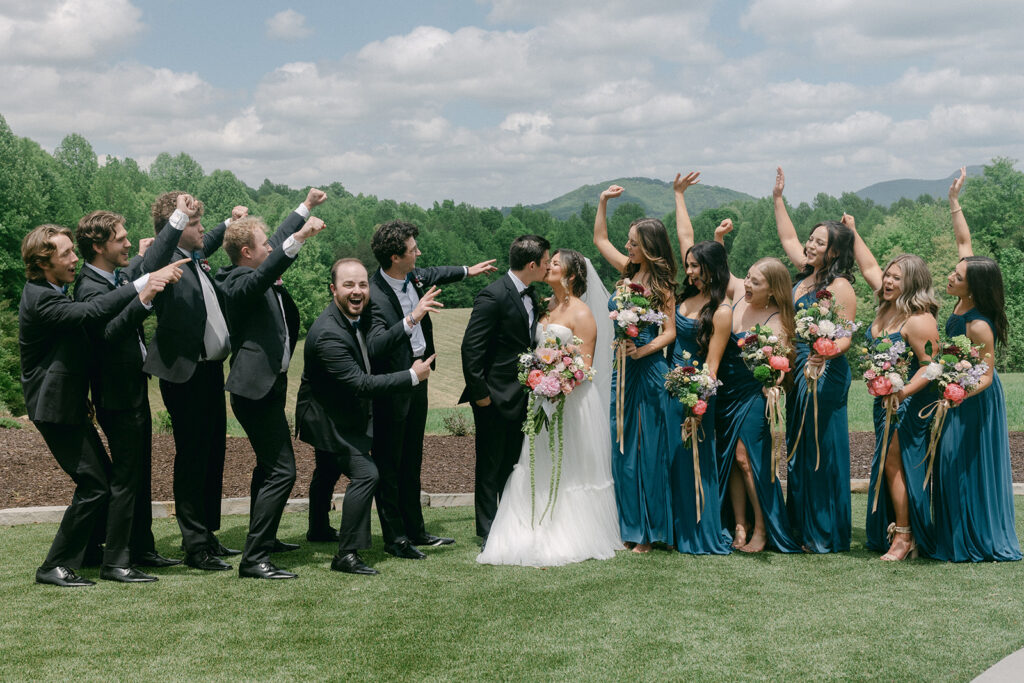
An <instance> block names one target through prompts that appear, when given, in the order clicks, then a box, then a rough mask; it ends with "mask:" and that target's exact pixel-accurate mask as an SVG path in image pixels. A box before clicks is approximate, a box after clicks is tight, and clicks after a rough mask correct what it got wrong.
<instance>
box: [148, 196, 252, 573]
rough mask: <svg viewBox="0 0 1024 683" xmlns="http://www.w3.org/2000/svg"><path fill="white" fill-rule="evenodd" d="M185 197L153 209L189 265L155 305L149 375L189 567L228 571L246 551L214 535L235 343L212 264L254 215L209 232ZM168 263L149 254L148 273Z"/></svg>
mask: <svg viewBox="0 0 1024 683" xmlns="http://www.w3.org/2000/svg"><path fill="white" fill-rule="evenodd" d="M180 194H182V193H180V192H168V193H166V194H163V195H160V196H159V197H157V198H156V201H155V202H154V203H153V210H152V215H153V227H154V229H155V230H156V232H157V235H159V234H160V232H161V231H163V230H174V231H175V232H176V233H177V235H178V242H177V246H176V247H175V248H174V252H175V253H176V254H177V255H178V256H179V257H181V256H184V257H188V258H190V261H189V262H188V263H187V264H186V265H185V266H184V267H183V268H182V277H181V280H180V281H179V282H178V283H176V284H175V285H173V286H171V287H168V288H167V291H165V292H164V294H163V296H161V297H160V298H159V299H158V300H157V302H156V317H157V328H156V333H155V334H154V335H153V338H152V339H151V340H150V342H149V347H148V349H147V354H146V362H145V364H144V365H143V370H145V371H146V372H147V373H149V374H151V375H155V376H156V377H159V378H160V395H161V396H162V397H163V400H164V405H165V406H166V407H167V412H168V413H169V414H170V416H171V424H172V428H173V429H174V448H175V454H174V508H175V515H176V516H177V519H178V527H179V528H180V529H181V538H182V545H183V546H184V549H185V564H187V565H189V566H190V567H195V568H196V569H204V570H228V569H231V565H229V564H228V563H226V562H224V561H223V560H221V559H220V558H219V557H218V556H223V555H237V554H239V553H240V552H241V551H240V550H232V549H230V548H226V547H224V546H223V545H222V544H221V542H220V541H219V540H218V539H217V537H216V536H214V534H213V532H214V531H217V530H218V529H219V528H220V505H221V488H222V482H223V478H224V451H225V446H226V443H225V439H226V436H227V434H226V429H227V416H226V413H227V409H226V407H225V403H224V359H225V358H227V357H228V354H229V353H230V351H231V344H230V339H229V337H228V326H227V321H226V320H225V318H224V313H223V312H222V309H221V305H220V301H219V300H218V298H217V292H216V289H215V288H214V285H213V280H212V279H211V277H210V273H209V270H210V266H209V264H208V263H207V261H206V259H207V258H208V257H209V256H210V255H211V254H213V253H214V252H215V251H216V250H217V249H219V248H220V245H221V242H223V240H224V231H225V230H227V227H228V223H229V222H230V220H237V219H239V218H242V217H244V216H245V214H246V213H247V210H246V209H245V207H235V210H234V211H232V219H229V220H228V221H225V222H223V223H221V224H220V225H218V226H217V227H216V228H214V229H213V230H211V231H210V232H206V231H205V229H204V228H203V224H202V216H203V204H202V202H198V201H197V202H196V204H197V206H198V208H197V210H196V212H195V214H194V215H191V216H190V215H186V214H185V213H183V212H181V211H178V210H176V203H177V197H178V195H180ZM164 258H166V256H165V255H164V254H162V253H160V251H159V250H157V249H153V248H150V249H148V250H147V251H146V253H145V255H144V256H143V269H144V270H147V271H148V270H152V269H153V267H155V266H158V265H159V264H160V262H161V261H162V260H163V259H164Z"/></svg>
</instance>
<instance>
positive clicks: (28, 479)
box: [0, 425, 1024, 509]
mask: <svg viewBox="0 0 1024 683" xmlns="http://www.w3.org/2000/svg"><path fill="white" fill-rule="evenodd" d="M294 445H295V459H296V466H297V469H298V479H297V481H296V482H295V488H294V489H293V490H292V497H295V498H304V497H306V495H307V491H308V490H309V479H310V476H311V475H312V473H313V465H314V459H313V449H312V447H310V446H309V445H307V444H304V443H302V442H299V441H296V442H295V444H294ZM874 447H875V437H874V434H872V433H870V432H851V433H850V476H852V477H853V478H855V479H866V478H867V477H868V474H869V472H870V469H871V456H872V453H873V452H874ZM1010 452H1011V453H1012V454H1013V475H1014V476H1013V480H1014V481H1024V432H1011V433H1010ZM0 454H2V456H0V481H2V482H3V486H2V487H0V509H2V508H11V507H29V506H34V505H67V503H68V502H69V501H70V500H71V494H72V492H73V490H74V484H73V483H72V482H71V480H70V479H69V478H68V476H67V475H66V474H64V472H63V471H62V470H61V469H60V467H58V466H57V462H56V461H55V460H54V459H53V456H51V455H50V452H49V450H47V448H46V444H45V443H44V442H43V439H42V437H40V436H39V433H38V432H36V431H35V430H34V429H33V428H32V427H31V425H29V426H27V427H26V428H23V429H0ZM254 461H255V459H254V456H253V453H252V448H251V447H250V446H249V441H248V439H239V438H229V439H228V448H227V458H226V462H225V466H224V496H225V497H226V498H234V497H242V496H248V495H249V478H250V476H251V475H252V467H253V464H254ZM173 462H174V441H173V439H172V438H171V437H170V436H164V435H157V436H154V437H153V500H172V499H173V498H174V496H173V493H172V489H171V478H172V472H173ZM474 462H475V455H474V448H473V437H472V436H463V437H454V436H428V437H426V442H425V445H424V453H423V475H422V481H423V490H424V491H429V492H431V493H460V492H469V491H472V490H473V467H474ZM346 484H347V480H346V479H345V478H344V477H342V479H341V481H340V482H339V483H338V489H337V490H338V492H342V491H344V490H345V486H346Z"/></svg>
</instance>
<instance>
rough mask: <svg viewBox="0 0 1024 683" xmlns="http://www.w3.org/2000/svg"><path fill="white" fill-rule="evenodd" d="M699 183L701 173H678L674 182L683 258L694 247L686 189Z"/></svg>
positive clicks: (673, 187) (677, 224)
mask: <svg viewBox="0 0 1024 683" xmlns="http://www.w3.org/2000/svg"><path fill="white" fill-rule="evenodd" d="M699 182H700V171H690V172H689V173H687V174H686V175H685V176H684V175H682V174H681V173H676V179H675V180H674V181H673V182H672V190H673V191H674V192H675V195H676V237H677V238H678V239H679V255H680V256H682V257H683V258H686V252H687V251H689V250H690V247H692V246H693V223H691V222H690V213H689V212H688V211H687V210H686V198H685V197H684V196H683V194H684V193H685V192H686V188H688V187H690V185H696V184H697V183H699Z"/></svg>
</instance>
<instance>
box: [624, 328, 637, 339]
mask: <svg viewBox="0 0 1024 683" xmlns="http://www.w3.org/2000/svg"><path fill="white" fill-rule="evenodd" d="M639 334H640V328H639V327H637V326H636V325H629V326H628V327H626V336H627V337H632V338H636V337H637V336H638V335H639Z"/></svg>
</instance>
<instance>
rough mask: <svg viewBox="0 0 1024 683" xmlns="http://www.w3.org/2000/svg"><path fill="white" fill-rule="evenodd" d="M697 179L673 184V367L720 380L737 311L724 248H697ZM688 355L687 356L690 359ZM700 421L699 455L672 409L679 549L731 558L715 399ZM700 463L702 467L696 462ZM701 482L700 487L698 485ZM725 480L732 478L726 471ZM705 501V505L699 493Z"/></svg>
mask: <svg viewBox="0 0 1024 683" xmlns="http://www.w3.org/2000/svg"><path fill="white" fill-rule="evenodd" d="M698 176H699V174H698V173H695V172H694V173H689V174H687V175H686V176H682V175H680V174H677V175H676V179H675V182H674V183H673V184H672V187H673V189H674V190H675V196H676V236H677V237H678V239H679V253H681V254H683V262H684V264H685V267H686V281H685V284H684V287H683V291H682V293H681V294H680V295H679V297H678V298H679V301H680V304H679V307H678V309H676V311H675V319H676V340H675V345H674V347H673V350H672V363H673V364H674V365H683V366H686V365H690V364H691V363H693V362H694V361H696V362H698V363H700V364H702V365H704V364H706V365H707V368H708V371H709V372H710V373H711V375H712V376H713V377H718V365H719V363H720V362H721V360H722V354H723V352H724V351H725V347H726V345H727V344H728V343H729V333H730V330H731V327H732V311H731V308H730V305H729V303H728V297H727V294H726V290H727V289H728V287H729V278H730V274H729V263H728V259H727V258H726V253H725V247H723V246H722V245H721V244H719V243H718V242H697V243H696V244H694V243H693V226H692V225H691V224H690V218H689V214H688V213H687V210H686V200H685V198H684V196H683V195H684V193H685V192H686V188H687V187H689V186H690V185H693V184H694V183H696V182H697V180H698ZM687 354H688V355H687ZM707 404H708V405H707V410H706V412H705V413H704V415H703V416H701V417H700V422H701V426H700V427H699V428H698V430H697V434H696V435H694V436H693V437H692V438H694V439H697V441H698V448H697V454H696V456H694V452H693V448H692V445H691V446H686V445H684V444H683V441H682V438H681V434H680V426H681V425H682V422H683V414H682V406H681V405H680V404H679V403H678V401H673V403H672V413H671V417H670V419H668V420H666V422H668V423H669V424H670V425H671V427H672V428H673V429H674V430H675V431H674V433H673V436H674V438H673V445H674V449H675V455H674V457H673V459H672V519H673V523H674V524H675V544H676V549H677V550H678V551H679V552H681V553H690V554H694V555H707V554H713V555H726V554H728V553H729V552H731V547H730V543H731V542H732V537H731V536H730V535H729V533H728V532H727V531H726V530H725V528H724V526H723V525H722V514H721V513H722V494H723V492H724V486H722V485H720V484H719V482H720V480H721V477H722V476H723V474H722V472H721V470H720V464H719V462H718V460H717V458H716V454H715V398H714V397H712V398H711V399H710V400H709V401H708V402H707ZM695 457H696V460H697V462H694V459H695ZM698 474H699V476H700V481H699V482H698V481H697V480H696V478H697V476H698ZM724 476H726V477H728V470H727V469H726V471H725V473H724ZM698 486H699V487H700V490H701V491H703V497H704V500H705V501H706V502H705V503H704V504H703V505H701V504H700V503H699V501H698V498H697V495H698V493H697V487H698Z"/></svg>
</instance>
